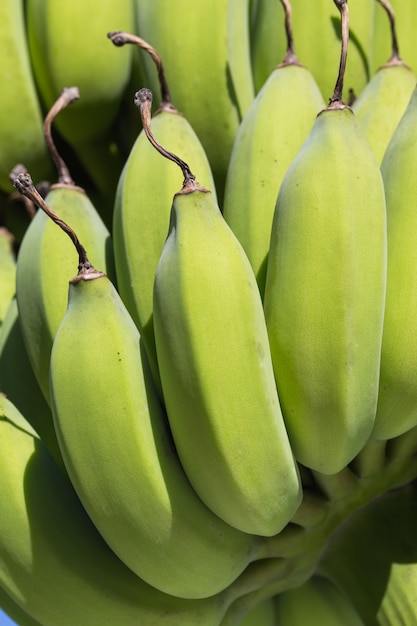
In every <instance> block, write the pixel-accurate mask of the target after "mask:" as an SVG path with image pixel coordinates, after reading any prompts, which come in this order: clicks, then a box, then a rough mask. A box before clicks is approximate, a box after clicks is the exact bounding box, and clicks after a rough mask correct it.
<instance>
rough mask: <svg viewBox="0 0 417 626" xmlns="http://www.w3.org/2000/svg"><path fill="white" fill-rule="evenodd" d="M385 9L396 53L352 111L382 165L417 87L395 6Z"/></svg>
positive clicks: (387, 5)
mask: <svg viewBox="0 0 417 626" xmlns="http://www.w3.org/2000/svg"><path fill="white" fill-rule="evenodd" d="M386 2H387V0H384V2H383V6H384V9H386V11H387V13H388V17H389V19H390V22H391V29H392V54H391V57H390V58H389V60H388V61H387V63H385V64H384V65H382V66H381V67H380V68H379V69H378V71H377V72H376V73H375V74H374V75H373V77H372V78H371V80H370V81H369V82H368V84H367V85H366V87H365V88H364V90H363V91H362V93H361V94H360V96H359V98H357V100H355V102H354V103H353V105H352V109H353V111H354V112H355V114H356V117H357V120H358V122H359V123H360V125H361V127H362V129H363V131H364V134H365V137H366V138H367V140H368V141H369V143H370V146H371V148H372V150H373V152H374V154H375V156H376V158H377V161H378V163H381V161H382V158H383V156H384V152H385V150H386V147H387V145H388V142H389V140H390V139H391V137H392V134H393V132H394V130H395V128H396V127H397V125H398V122H399V121H400V119H401V117H402V115H403V113H404V111H405V109H406V107H407V105H408V103H409V101H410V97H411V94H412V93H413V91H414V88H415V87H416V82H417V79H416V76H415V74H414V73H413V71H412V70H411V68H410V67H409V66H408V65H406V64H405V63H404V62H403V61H402V60H401V58H400V56H399V50H398V43H397V37H396V31H395V16H394V13H393V10H392V8H391V5H389V4H386Z"/></svg>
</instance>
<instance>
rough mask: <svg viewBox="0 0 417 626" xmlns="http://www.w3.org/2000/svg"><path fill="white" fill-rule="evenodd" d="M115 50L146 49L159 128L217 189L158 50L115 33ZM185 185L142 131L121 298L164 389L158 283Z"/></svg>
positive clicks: (118, 235)
mask: <svg viewBox="0 0 417 626" xmlns="http://www.w3.org/2000/svg"><path fill="white" fill-rule="evenodd" d="M109 37H110V39H111V40H112V41H113V43H115V45H119V46H120V45H124V44H126V43H133V44H137V45H138V46H140V47H143V48H144V49H145V50H146V51H147V52H148V53H149V54H150V55H151V56H152V58H153V60H154V61H155V63H156V65H157V68H158V76H159V80H160V91H161V104H160V106H159V107H158V109H157V112H156V113H155V115H154V122H153V123H154V128H155V130H156V132H157V134H158V137H160V138H161V141H163V142H164V145H167V146H169V147H170V149H172V150H173V151H174V152H178V153H180V154H186V155H187V158H190V159H192V160H193V162H195V163H197V165H198V167H199V169H200V171H201V176H202V181H203V183H204V184H205V185H208V186H209V187H210V188H213V189H214V181H213V176H212V173H211V169H210V165H209V163H208V159H207V156H206V153H205V151H204V149H203V147H202V145H201V142H200V141H199V139H198V137H197V135H196V134H195V132H194V130H193V128H192V127H191V125H190V124H189V122H188V121H187V119H186V118H185V117H184V116H183V115H182V114H181V113H180V112H179V111H178V110H177V109H176V108H175V107H174V106H173V104H172V103H171V97H170V91H169V87H168V84H167V81H166V78H165V72H164V65H163V62H162V60H161V58H160V57H159V55H158V53H157V51H156V50H154V49H153V48H152V47H151V46H149V44H147V43H146V42H144V41H143V40H141V39H139V38H138V37H135V36H132V35H130V34H128V33H118V32H115V33H110V34H109ZM180 185H181V173H180V172H179V171H178V168H177V167H175V165H174V164H173V163H171V162H169V161H168V160H167V159H161V158H160V156H159V155H158V154H157V153H156V151H155V150H154V149H153V148H152V146H151V145H150V144H149V141H148V139H147V138H146V135H145V133H144V131H143V130H142V131H141V132H140V133H139V135H138V137H137V139H136V141H135V143H134V145H133V147H132V149H131V151H130V154H129V157H128V159H127V161H126V164H125V166H124V168H123V171H122V174H121V177H120V180H119V184H118V187H117V193H116V198H115V204H114V209H113V243H114V255H115V265H116V272H117V285H118V290H119V293H120V295H121V297H122V299H123V301H124V303H125V305H126V307H127V309H128V310H129V313H130V314H131V316H132V317H133V319H134V321H135V323H136V325H137V327H138V329H139V331H140V334H141V337H142V339H143V342H144V345H145V348H146V351H147V354H148V357H149V362H150V365H151V369H152V373H153V376H154V380H155V382H156V384H157V386H158V388H160V381H159V372H158V364H157V358H156V349H155V337H154V330H153V315H152V310H153V283H154V279H155V271H156V266H157V264H158V261H159V257H160V255H161V252H162V248H163V246H164V243H165V239H166V237H167V233H168V227H169V215H170V208H171V202H172V197H173V195H174V193H175V191H176V190H177V189H178V187H179V186H180Z"/></svg>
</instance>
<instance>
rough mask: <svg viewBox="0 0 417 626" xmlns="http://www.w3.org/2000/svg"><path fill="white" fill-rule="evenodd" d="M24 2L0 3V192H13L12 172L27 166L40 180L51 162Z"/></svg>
mask: <svg viewBox="0 0 417 626" xmlns="http://www.w3.org/2000/svg"><path fill="white" fill-rule="evenodd" d="M24 4H25V3H24V1H23V0H2V2H1V3H0V49H1V50H2V53H1V55H0V84H1V86H2V87H1V98H0V120H1V124H0V189H2V190H4V191H6V192H9V191H10V190H11V189H12V186H11V183H10V180H9V172H10V170H11V169H12V168H13V167H14V166H15V165H16V163H21V162H24V163H27V164H28V166H29V167H30V168H31V169H32V171H33V174H34V176H35V177H36V180H38V179H40V178H43V177H44V176H47V175H48V174H49V171H50V169H51V163H50V159H49V155H48V152H47V149H46V145H45V140H44V138H43V133H42V114H41V108H40V104H39V102H38V97H37V93H36V87H35V82H34V78H33V75H32V69H31V59H30V57H29V52H28V45H27V41H26V32H25V14H24V11H25V9H24Z"/></svg>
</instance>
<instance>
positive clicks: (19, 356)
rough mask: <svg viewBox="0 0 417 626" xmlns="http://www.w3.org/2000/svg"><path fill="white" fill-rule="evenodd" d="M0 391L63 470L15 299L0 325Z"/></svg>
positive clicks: (51, 421) (49, 410) (49, 412)
mask: <svg viewBox="0 0 417 626" xmlns="http://www.w3.org/2000/svg"><path fill="white" fill-rule="evenodd" d="M0 391H1V392H2V393H4V394H6V396H7V397H8V399H9V400H10V401H11V402H13V404H14V405H15V406H16V408H17V409H18V410H19V411H20V412H21V413H23V414H24V415H25V416H26V419H27V420H28V421H29V423H30V425H31V426H32V428H34V429H35V431H36V432H37V433H38V435H39V436H40V437H41V439H42V441H43V442H44V444H45V445H46V447H47V448H48V450H49V452H50V453H51V455H52V456H53V457H54V459H55V461H56V462H57V463H58V465H59V466H60V467H61V468H62V469H64V465H63V461H62V457H61V453H60V451H59V446H58V441H57V438H56V433H55V427H54V423H53V418H52V414H51V409H50V408H49V406H48V404H47V402H46V400H45V398H44V395H43V393H42V391H41V389H40V387H39V385H38V382H37V380H36V378H35V376H34V373H33V370H32V367H31V365H30V362H29V359H28V355H27V352H26V348H25V344H24V342H23V337H22V332H21V328H20V321H19V313H18V310H17V301H16V298H13V300H12V301H11V302H10V305H9V308H8V309H7V312H6V315H5V318H4V320H3V324H2V326H1V328H0Z"/></svg>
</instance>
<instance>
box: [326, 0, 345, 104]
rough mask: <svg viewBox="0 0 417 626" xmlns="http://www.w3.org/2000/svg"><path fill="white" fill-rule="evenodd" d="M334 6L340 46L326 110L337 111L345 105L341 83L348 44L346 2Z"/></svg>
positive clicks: (337, 1)
mask: <svg viewBox="0 0 417 626" xmlns="http://www.w3.org/2000/svg"><path fill="white" fill-rule="evenodd" d="M333 2H334V3H335V5H336V6H337V8H338V9H339V11H340V17H341V24H342V46H341V53H340V64H339V74H338V76H337V81H336V86H335V88H334V92H333V96H332V97H331V98H330V101H329V105H328V107H327V108H330V109H338V108H343V107H345V106H346V105H345V104H344V102H343V100H342V93H343V81H344V78H345V72H346V60H347V52H348V43H349V9H348V5H347V0H333Z"/></svg>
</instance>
